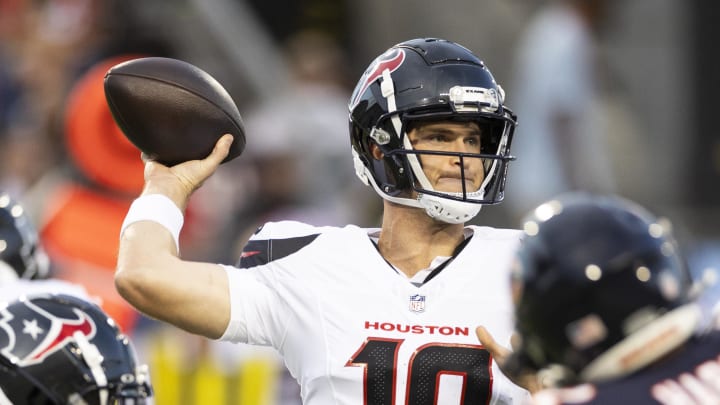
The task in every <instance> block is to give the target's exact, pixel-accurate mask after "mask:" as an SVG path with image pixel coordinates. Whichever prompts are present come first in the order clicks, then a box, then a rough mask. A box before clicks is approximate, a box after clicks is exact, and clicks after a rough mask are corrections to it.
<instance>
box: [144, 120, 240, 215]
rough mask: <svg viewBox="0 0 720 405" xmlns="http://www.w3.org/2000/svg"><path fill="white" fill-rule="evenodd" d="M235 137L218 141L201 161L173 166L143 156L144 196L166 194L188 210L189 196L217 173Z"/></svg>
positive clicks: (224, 137)
mask: <svg viewBox="0 0 720 405" xmlns="http://www.w3.org/2000/svg"><path fill="white" fill-rule="evenodd" d="M232 141H233V137H232V135H230V134H225V135H223V136H222V137H220V139H218V141H217V143H216V144H215V148H213V150H212V152H211V153H210V155H208V157H206V158H205V159H202V160H191V161H188V162H183V163H180V164H177V165H175V166H172V167H168V166H165V165H163V164H161V163H158V162H156V161H154V160H152V159H148V158H147V156H145V155H143V156H142V158H143V161H144V162H145V171H144V177H145V187H144V189H143V194H164V195H166V196H167V197H169V198H170V199H171V200H173V201H174V202H175V204H177V206H178V207H180V209H183V210H184V209H185V207H186V205H187V201H188V199H189V198H190V195H192V193H193V192H194V191H195V190H197V189H198V188H199V187H200V186H202V184H203V183H204V182H205V180H207V179H208V178H209V177H210V176H211V175H212V174H213V173H214V172H215V170H217V168H218V166H219V165H220V163H221V162H222V161H223V159H225V157H226V156H227V155H228V153H229V151H230V146H231V145H232Z"/></svg>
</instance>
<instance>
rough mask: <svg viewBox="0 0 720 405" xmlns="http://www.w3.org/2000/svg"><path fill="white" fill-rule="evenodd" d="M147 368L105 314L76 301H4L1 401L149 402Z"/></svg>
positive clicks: (52, 297)
mask: <svg viewBox="0 0 720 405" xmlns="http://www.w3.org/2000/svg"><path fill="white" fill-rule="evenodd" d="M151 399H152V387H151V384H150V379H149V375H148V370H147V367H145V366H143V365H140V364H138V362H137V358H136V355H135V350H134V348H133V345H132V343H131V342H130V340H129V339H128V338H127V336H125V335H123V334H122V333H120V330H119V329H118V327H117V325H116V324H115V322H114V321H113V320H112V319H111V318H109V317H108V316H107V315H106V314H105V313H104V312H103V310H102V309H101V308H100V307H99V306H97V305H95V304H93V303H91V302H89V301H85V300H82V299H80V298H78V297H74V296H70V295H63V294H33V295H28V296H24V297H22V298H20V299H17V300H14V301H11V302H7V301H0V403H1V404H10V405H13V404H15V405H20V404H58V405H64V404H78V405H80V404H85V405H109V404H117V405H120V404H133V405H142V404H148V403H150V402H149V401H150V400H151Z"/></svg>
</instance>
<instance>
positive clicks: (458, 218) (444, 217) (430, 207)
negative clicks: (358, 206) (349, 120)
mask: <svg viewBox="0 0 720 405" xmlns="http://www.w3.org/2000/svg"><path fill="white" fill-rule="evenodd" d="M352 154H353V160H354V161H355V173H356V174H357V176H358V177H359V178H360V180H362V182H363V183H365V184H367V185H370V186H372V188H373V189H375V192H376V193H377V194H378V195H379V196H380V197H382V198H384V199H385V200H388V201H390V202H393V203H396V204H400V205H405V206H408V207H415V208H423V209H425V213H427V215H429V216H430V217H431V218H434V219H437V220H439V221H443V222H446V223H449V224H462V223H465V222H467V221H469V220H471V219H473V218H474V217H475V216H476V215H477V214H478V213H479V212H480V209H481V208H482V204H473V203H468V202H463V201H456V200H450V199H447V198H442V197H436V196H434V195H429V194H419V195H418V197H417V199H412V198H402V197H393V196H390V195H387V194H386V193H385V192H384V191H382V190H381V189H380V187H379V186H378V185H377V183H376V182H375V179H374V178H373V176H372V174H371V173H370V172H369V171H368V169H367V168H366V167H365V165H364V164H363V163H362V160H361V159H360V156H359V155H358V153H357V152H356V151H355V149H352Z"/></svg>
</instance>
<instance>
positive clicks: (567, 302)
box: [506, 193, 693, 384]
mask: <svg viewBox="0 0 720 405" xmlns="http://www.w3.org/2000/svg"><path fill="white" fill-rule="evenodd" d="M524 230H525V233H526V237H525V239H524V240H523V243H522V245H521V248H520V249H519V251H518V254H517V260H516V263H515V267H514V269H513V293H514V298H515V301H516V322H517V323H516V327H517V332H518V334H519V337H520V338H521V339H520V340H521V343H520V345H519V346H520V347H519V348H516V350H515V352H514V353H513V355H512V356H511V358H510V360H509V362H508V368H509V370H506V371H507V372H508V373H510V374H513V373H518V374H519V371H520V370H521V369H523V368H524V369H531V370H541V369H555V371H560V372H559V373H556V375H555V376H553V379H555V380H556V381H559V383H560V384H567V383H574V382H577V381H578V380H583V381H597V380H602V379H606V378H609V377H612V376H615V375H618V374H622V373H627V372H631V371H633V370H634V369H638V368H640V367H642V366H644V365H646V364H647V362H649V361H652V359H651V358H650V357H646V355H647V353H642V349H643V347H642V346H643V345H646V346H647V348H648V349H652V350H653V356H659V355H661V354H663V353H661V352H662V351H663V350H669V348H670V347H673V346H672V344H674V343H676V342H677V339H685V338H687V336H688V334H690V333H692V328H693V326H692V325H691V324H690V323H689V321H690V320H691V319H692V316H690V315H689V314H688V313H684V314H682V315H676V316H675V318H668V317H667V316H665V315H670V314H671V313H672V312H674V311H673V310H674V309H682V308H685V306H683V304H684V303H686V302H687V301H688V298H689V295H688V293H689V287H690V277H689V272H688V270H687V268H686V265H685V263H684V261H683V260H682V258H681V256H680V254H679V252H678V246H677V243H676V241H675V240H674V238H673V236H672V233H671V229H670V223H669V222H668V221H667V220H664V219H660V218H657V217H655V216H653V215H652V214H651V213H650V212H648V211H647V210H646V209H644V208H642V207H640V206H638V205H637V204H635V203H633V202H630V201H628V200H625V199H623V198H620V197H617V196H597V195H590V194H586V193H569V194H565V195H562V196H560V197H558V198H556V199H554V200H551V201H549V202H546V203H544V204H542V205H540V206H538V207H537V208H536V209H535V210H534V211H533V212H532V214H531V215H529V216H528V217H527V218H526V220H525V221H524ZM681 307H682V308H681ZM675 312H676V311H675ZM663 317H664V319H665V320H667V319H671V321H672V322H676V321H677V322H679V324H683V325H685V326H683V327H677V326H678V323H674V324H672V328H668V329H664V327H659V326H658V325H659V323H658V322H657V321H658V320H659V319H660V318H663ZM685 321H688V322H685ZM652 325H655V326H652ZM665 325H667V323H665ZM680 329H684V330H683V333H682V334H678V335H677V336H673V335H672V333H676V332H678V331H679V330H680ZM666 330H672V331H673V332H672V333H669V334H667V335H664V333H665V331H666ZM680 335H683V336H680ZM666 338H667V341H662V340H664V339H666ZM656 339H657V340H656ZM648 342H654V343H653V346H654V347H650V345H649V343H648Z"/></svg>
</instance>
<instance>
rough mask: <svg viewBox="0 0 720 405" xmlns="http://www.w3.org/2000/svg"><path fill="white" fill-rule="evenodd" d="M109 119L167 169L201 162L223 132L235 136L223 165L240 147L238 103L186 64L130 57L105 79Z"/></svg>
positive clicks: (242, 140) (207, 76) (242, 134)
mask: <svg viewBox="0 0 720 405" xmlns="http://www.w3.org/2000/svg"><path fill="white" fill-rule="evenodd" d="M104 90H105V99H106V101H107V104H108V106H109V107H110V111H111V113H112V116H113V119H114V120H115V122H116V123H117V124H118V126H119V127H120V129H121V130H122V132H123V133H124V134H125V136H126V137H127V138H128V139H129V140H130V142H132V143H133V144H134V145H135V146H136V147H137V148H138V149H139V150H140V151H142V152H144V153H145V154H147V155H148V156H149V157H150V158H151V159H153V160H155V161H157V162H160V163H162V164H164V165H166V166H173V165H176V164H178V163H182V162H186V161H189V160H196V159H204V158H206V157H207V156H208V155H209V154H210V152H211V151H212V150H213V147H214V146H215V143H216V142H217V140H218V139H219V138H220V137H221V136H222V135H223V134H226V133H229V134H232V135H233V136H234V140H233V144H232V146H231V148H230V153H229V154H228V156H227V157H226V158H225V160H224V161H223V163H225V162H228V161H230V160H232V159H234V158H236V157H238V156H240V154H241V153H242V152H243V150H244V149H245V128H244V125H243V121H242V117H241V116H240V112H239V111H238V108H237V105H236V104H235V102H234V101H233V99H232V97H231V96H230V94H229V93H228V92H227V90H225V88H224V87H223V86H222V85H221V84H220V83H219V82H218V81H217V80H216V79H215V78H214V77H212V76H211V75H210V74H208V73H207V72H205V71H203V70H201V69H200V68H198V67H196V66H195V65H193V64H190V63H188V62H185V61H181V60H178V59H172V58H163V57H144V58H138V59H132V60H129V61H126V62H122V63H119V64H117V65H114V66H112V67H111V68H110V69H109V70H108V71H107V72H106V73H105V78H104Z"/></svg>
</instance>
